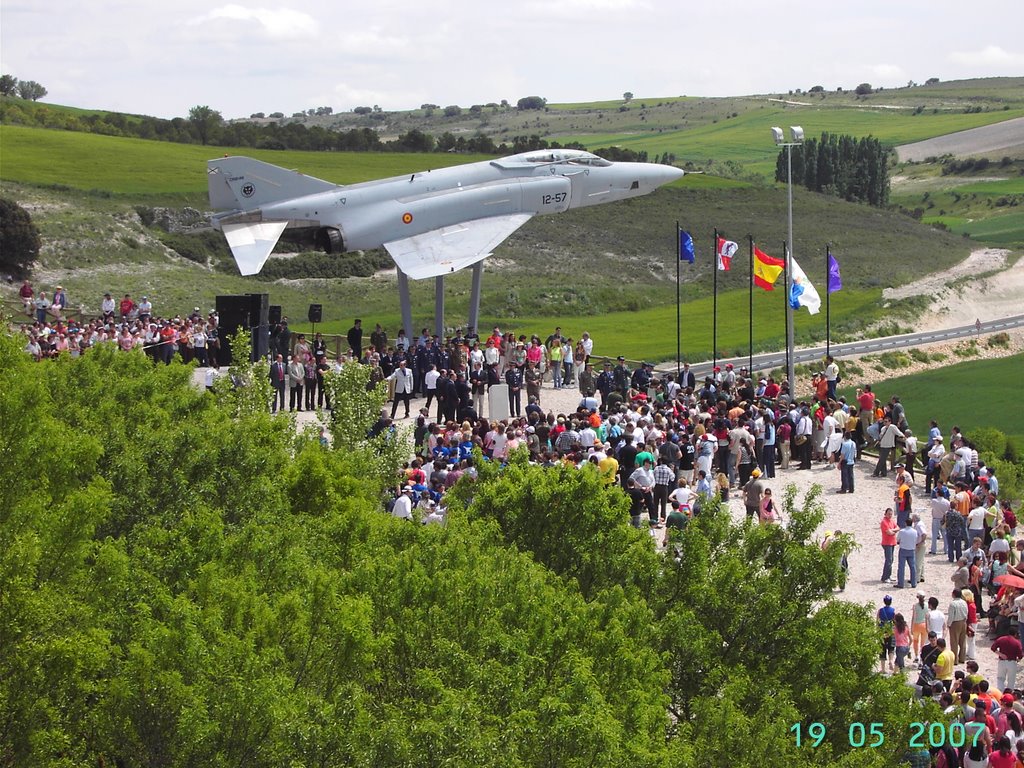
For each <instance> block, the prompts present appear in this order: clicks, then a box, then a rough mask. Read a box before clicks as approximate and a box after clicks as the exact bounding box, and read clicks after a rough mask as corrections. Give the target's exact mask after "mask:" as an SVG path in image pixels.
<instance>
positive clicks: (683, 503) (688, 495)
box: [668, 479, 697, 514]
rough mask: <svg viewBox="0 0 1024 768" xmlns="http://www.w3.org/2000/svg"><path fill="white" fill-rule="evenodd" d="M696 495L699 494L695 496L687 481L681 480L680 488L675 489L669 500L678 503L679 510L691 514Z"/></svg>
mask: <svg viewBox="0 0 1024 768" xmlns="http://www.w3.org/2000/svg"><path fill="white" fill-rule="evenodd" d="M696 495H697V494H695V493H694V492H693V491H692V490H691V489H690V487H689V486H688V485H687V484H686V480H683V479H681V480H680V481H679V487H678V488H676V489H674V490H673V491H672V492H671V493H670V494H669V495H668V498H669V501H675V502H678V504H679V508H680V509H683V510H684V511H685V512H686V513H687V514H689V513H690V511H691V509H692V507H693V497H694V496H696Z"/></svg>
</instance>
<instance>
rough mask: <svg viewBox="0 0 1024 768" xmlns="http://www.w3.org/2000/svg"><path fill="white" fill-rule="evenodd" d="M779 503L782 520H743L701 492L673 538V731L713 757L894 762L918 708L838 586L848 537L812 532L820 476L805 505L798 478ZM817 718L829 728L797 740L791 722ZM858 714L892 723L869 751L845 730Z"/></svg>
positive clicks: (668, 597)
mask: <svg viewBox="0 0 1024 768" xmlns="http://www.w3.org/2000/svg"><path fill="white" fill-rule="evenodd" d="M782 507H783V510H784V513H783V516H784V519H785V521H786V525H785V526H784V527H783V526H760V525H757V524H754V523H751V522H750V521H745V522H744V523H742V524H737V523H734V522H732V521H731V520H730V518H729V514H728V511H727V510H726V509H724V508H719V506H718V505H717V504H710V505H706V507H705V508H704V509H703V510H702V511H701V514H700V515H699V516H697V517H696V518H694V520H693V521H692V522H691V523H690V525H689V526H688V527H687V528H686V530H685V532H683V534H682V535H680V536H678V537H677V538H676V540H675V542H674V548H675V554H676V557H675V558H673V559H672V560H671V561H670V562H669V563H668V568H667V569H666V570H665V572H664V581H663V583H662V584H661V585H659V586H658V587H657V588H656V589H655V590H654V591H653V592H652V593H651V594H652V597H651V603H652V606H653V608H654V611H655V615H656V616H657V617H658V626H659V631H660V632H661V638H662V641H661V642H662V650H663V652H664V653H665V654H667V655H668V657H669V659H668V662H667V663H668V665H669V668H670V669H671V670H672V682H671V683H670V685H669V693H670V696H671V698H672V704H671V705H670V706H671V711H672V713H673V716H674V717H675V719H676V721H677V728H678V736H679V738H680V739H682V740H683V741H687V742H691V743H694V744H699V745H701V764H704V765H720V764H722V765H724V764H728V765H732V766H743V767H745V766H750V767H751V768H753V766H756V765H787V766H804V765H821V766H825V765H844V764H849V765H853V764H856V765H878V766H882V765H894V764H895V763H896V762H897V761H898V759H899V758H900V756H901V754H902V750H903V748H904V746H905V744H906V738H905V734H906V733H907V732H908V729H909V726H910V722H911V720H916V719H921V718H920V717H915V716H914V713H913V712H911V711H909V710H908V709H907V707H906V704H905V703H904V696H903V694H902V691H901V690H900V689H901V688H903V682H902V681H896V680H891V679H888V678H884V677H881V676H877V675H875V674H874V667H875V664H876V655H877V648H878V638H877V630H876V629H875V627H874V623H873V621H872V617H871V616H870V615H869V614H868V611H867V609H866V608H865V607H862V606H855V605H851V604H849V603H846V602H842V601H836V600H832V599H831V596H832V593H833V590H834V589H835V587H836V586H837V585H838V583H839V578H840V569H839V558H840V557H841V555H842V554H843V553H844V552H848V551H849V549H850V547H851V546H852V543H851V542H850V541H843V540H840V541H838V542H837V543H835V544H834V545H832V546H831V547H829V549H828V550H825V551H823V550H821V549H820V547H818V546H817V545H816V543H815V542H814V541H813V539H812V538H811V537H812V536H813V534H814V531H815V530H816V529H817V528H818V527H819V526H820V524H821V522H822V521H823V520H824V506H823V504H822V503H821V499H820V488H815V489H814V490H812V491H811V492H810V493H809V494H808V495H807V496H806V497H805V499H804V502H803V504H802V506H797V504H796V489H795V487H794V486H789V488H788V489H787V491H786V495H785V499H784V501H783V505H782ZM766 691H771V695H769V696H766V695H765V692H766ZM723 706H724V709H723ZM812 721H818V722H822V723H824V724H825V725H826V728H827V733H828V741H827V742H826V743H825V744H823V745H822V746H821V747H818V748H817V749H816V750H814V751H813V752H809V751H808V750H807V749H806V748H804V749H797V748H796V745H795V743H794V741H793V738H792V734H791V733H789V729H790V727H791V726H792V725H793V723H795V722H802V723H804V724H805V726H806V724H808V723H810V722H812ZM853 721H863V722H869V721H870V722H875V721H877V722H883V723H885V724H886V725H885V728H886V733H887V736H886V744H885V745H884V746H883V748H880V749H879V750H878V751H877V752H876V753H875V754H873V755H872V756H871V758H870V759H869V760H867V761H866V762H858V761H859V760H863V759H864V756H863V755H859V756H858V755H857V754H856V753H857V750H853V749H851V748H850V745H849V743H848V739H847V728H848V725H849V723H850V722H853ZM729 724H732V725H731V727H729ZM723 727H724V730H723ZM752 729H756V730H757V733H758V735H757V737H756V738H754V740H753V742H751V741H748V740H747V736H752V735H753V731H752ZM744 744H745V745H746V747H743V745H744ZM844 761H849V762H844Z"/></svg>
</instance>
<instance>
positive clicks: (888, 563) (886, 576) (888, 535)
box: [881, 507, 900, 581]
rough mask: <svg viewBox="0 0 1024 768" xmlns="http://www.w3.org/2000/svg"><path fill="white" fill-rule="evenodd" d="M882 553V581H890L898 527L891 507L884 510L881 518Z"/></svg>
mask: <svg viewBox="0 0 1024 768" xmlns="http://www.w3.org/2000/svg"><path fill="white" fill-rule="evenodd" d="M881 529H882V551H883V552H884V553H885V564H884V565H883V566H882V581H892V556H893V553H894V552H895V550H896V534H897V533H899V530H900V527H899V526H898V525H897V524H896V520H895V518H893V516H892V507H889V508H888V509H886V510H885V515H884V516H883V517H882V523H881Z"/></svg>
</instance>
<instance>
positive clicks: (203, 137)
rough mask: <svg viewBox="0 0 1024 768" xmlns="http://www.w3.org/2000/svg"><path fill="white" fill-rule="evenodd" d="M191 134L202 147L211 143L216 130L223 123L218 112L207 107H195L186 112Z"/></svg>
mask: <svg viewBox="0 0 1024 768" xmlns="http://www.w3.org/2000/svg"><path fill="white" fill-rule="evenodd" d="M188 121H189V123H190V124H191V127H192V132H193V134H194V135H195V137H196V138H197V139H199V141H200V143H201V144H203V145H204V146H205V145H206V144H208V143H210V142H211V141H213V139H214V136H215V133H216V131H217V129H218V128H220V127H221V125H222V124H223V123H224V118H223V117H222V116H221V114H220V112H218V111H217V110H215V109H211V108H210V107H208V106H205V105H203V106H198V105H197V106H195V107H192V108H191V109H190V110H189V111H188Z"/></svg>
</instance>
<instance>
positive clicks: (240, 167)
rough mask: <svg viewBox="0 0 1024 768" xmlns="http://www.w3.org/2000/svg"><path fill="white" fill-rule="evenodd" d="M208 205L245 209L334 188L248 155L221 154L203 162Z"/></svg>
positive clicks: (319, 180)
mask: <svg viewBox="0 0 1024 768" xmlns="http://www.w3.org/2000/svg"><path fill="white" fill-rule="evenodd" d="M206 173H207V177H206V181H207V187H208V188H209V192H210V206H211V207H212V208H213V209H214V210H215V211H231V210H239V211H248V210H252V209H253V208H258V207H259V206H261V205H264V204H266V203H272V202H276V201H277V200H287V199H288V198H292V197H304V196H306V195H312V194H316V193H317V192H327V191H329V190H332V189H337V188H338V185H337V184H331V183H330V182H329V181H324V180H323V179H317V178H315V177H313V176H306V175H305V174H302V173H299V172H298V171H290V170H288V169H287V168H279V167H278V166H276V165H271V164H270V163H264V162H262V161H260V160H253V159H252V158H251V157H241V156H238V157H221V158H217V159H216V160H209V161H207V163H206Z"/></svg>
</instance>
